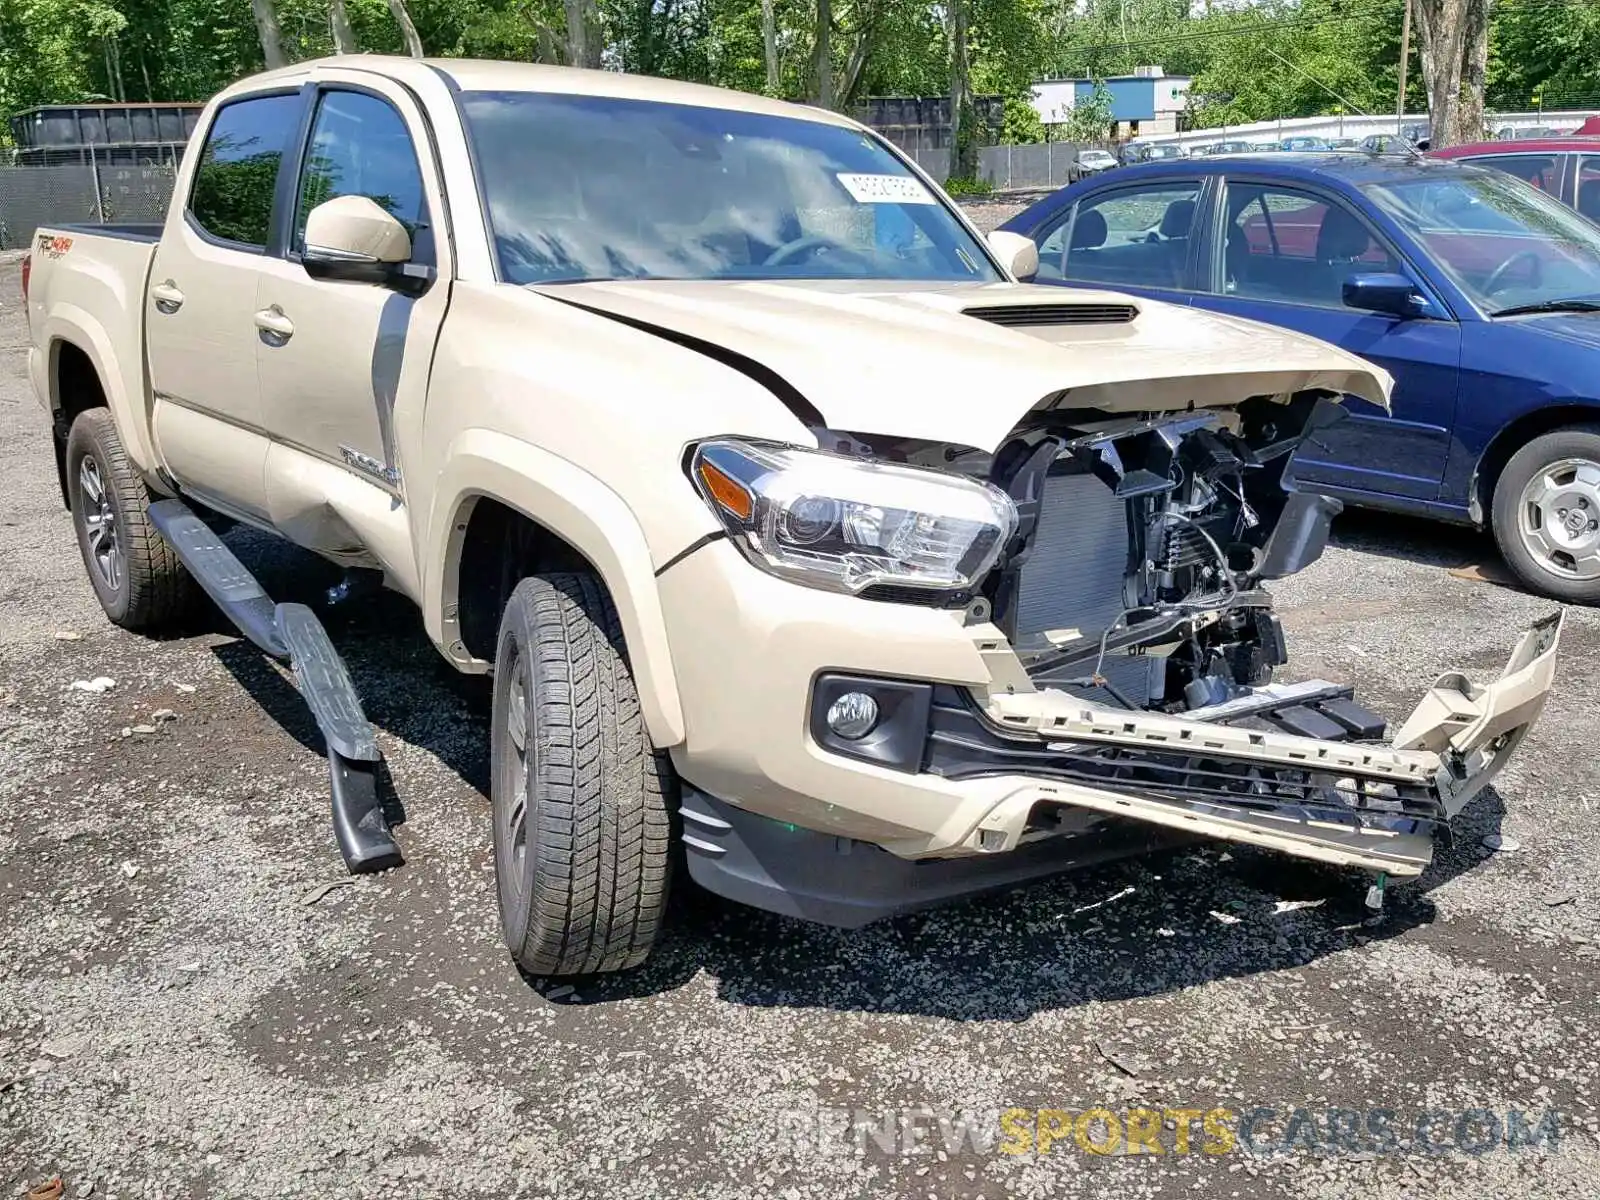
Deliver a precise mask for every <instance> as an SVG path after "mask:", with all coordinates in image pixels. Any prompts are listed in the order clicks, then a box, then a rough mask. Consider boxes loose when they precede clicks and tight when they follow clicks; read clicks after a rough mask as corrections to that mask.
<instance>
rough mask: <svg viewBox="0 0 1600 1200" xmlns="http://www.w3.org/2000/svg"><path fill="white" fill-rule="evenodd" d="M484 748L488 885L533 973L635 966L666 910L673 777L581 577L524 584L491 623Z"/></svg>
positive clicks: (609, 627) (592, 589) (610, 617)
mask: <svg viewBox="0 0 1600 1200" xmlns="http://www.w3.org/2000/svg"><path fill="white" fill-rule="evenodd" d="M491 728H492V731H493V732H492V736H491V745H490V760H491V761H490V770H491V779H490V802H491V805H492V807H493V810H494V850H495V878H496V881H497V884H498V892H499V904H500V923H501V928H502V931H503V933H504V936H505V941H506V946H507V947H508V948H509V949H510V951H511V956H512V957H513V958H514V959H515V960H516V961H517V964H518V966H520V967H521V968H522V969H523V970H524V971H527V972H529V973H530V974H534V975H586V974H591V973H594V972H601V971H621V970H626V969H627V968H629V967H635V966H638V965H639V964H640V963H642V962H643V961H644V960H645V958H646V957H647V956H648V955H649V953H650V949H651V947H652V946H653V945H654V944H655V940H656V937H657V935H658V934H659V933H660V930H661V925H662V919H663V916H664V914H665V911H666V905H667V893H668V886H669V875H670V859H669V854H670V848H671V835H670V809H671V805H672V804H673V803H674V802H675V800H676V796H677V780H676V776H675V775H674V773H673V770H672V764H671V762H670V761H669V760H668V758H667V756H666V755H664V754H661V753H658V752H657V751H656V750H655V748H654V747H653V746H652V745H651V743H650V737H649V734H648V733H647V732H646V730H645V728H644V722H643V720H642V718H641V716H640V712H639V697H638V693H637V691H636V690H635V688H634V683H633V676H632V674H631V672H630V671H629V669H628V662H627V658H626V656H625V653H624V648H623V641H622V630H621V626H620V623H619V622H618V620H617V612H616V608H615V607H614V606H613V605H612V602H611V598H610V596H609V595H608V594H607V593H606V590H605V588H604V586H603V585H602V584H601V583H600V581H599V580H598V579H596V578H595V577H594V576H593V575H588V574H577V573H574V574H551V575H542V576H533V577H531V578H528V579H524V580H523V581H522V582H521V583H519V584H518V585H517V587H516V589H515V590H514V591H513V592H512V593H511V599H510V601H509V602H508V603H507V605H506V610H505V614H504V616H503V617H502V618H501V622H500V637H499V646H498V651H497V653H496V656H495V680H494V716H493V723H492V726H491Z"/></svg>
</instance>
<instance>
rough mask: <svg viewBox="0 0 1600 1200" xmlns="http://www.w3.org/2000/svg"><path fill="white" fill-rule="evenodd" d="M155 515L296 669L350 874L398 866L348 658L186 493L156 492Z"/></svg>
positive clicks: (266, 644)
mask: <svg viewBox="0 0 1600 1200" xmlns="http://www.w3.org/2000/svg"><path fill="white" fill-rule="evenodd" d="M150 520H151V522H152V523H153V524H154V525H155V527H156V528H157V529H159V530H160V531H161V536H162V537H163V538H165V539H166V540H167V542H168V543H169V544H170V545H171V546H172V548H173V550H174V551H175V552H176V553H177V555H178V557H179V558H180V559H181V560H182V561H183V565H184V566H185V567H187V568H188V569H189V573H190V574H191V575H193V576H194V577H195V579H196V580H197V581H198V582H199V584H200V586H201V587H202V588H204V589H205V592H206V594H207V595H208V596H210V597H211V598H212V599H213V600H214V601H216V604H217V607H218V608H220V609H221V610H222V611H223V613H225V614H226V615H227V617H228V619H229V620H230V621H232V622H233V623H234V624H235V625H237V626H238V627H239V631H240V632H241V633H243V634H244V635H245V637H247V638H249V639H250V640H251V641H252V642H254V643H255V644H256V645H257V646H259V647H260V648H261V649H263V650H265V651H266V652H267V653H268V654H270V655H272V656H273V657H274V658H277V659H283V660H286V661H287V662H288V663H289V665H290V667H292V668H293V670H294V677H295V681H296V682H297V683H298V684H299V685H300V694H301V695H302V696H303V697H305V702H306V707H307V708H309V709H310V710H311V715H312V716H313V717H314V718H316V722H317V728H318V729H320V730H321V731H322V738H323V741H324V742H325V743H326V745H327V750H328V773H329V776H330V777H331V780H332V794H333V799H332V807H333V833H334V837H335V838H336V839H337V840H338V843H339V853H340V854H342V855H343V856H344V861H345V866H346V867H348V868H349V869H350V872H351V873H352V874H359V873H362V872H367V871H382V870H386V869H387V868H389V867H398V866H399V865H400V864H401V863H402V862H404V861H405V860H404V858H403V856H402V855H401V853H400V846H399V844H398V843H396V841H395V840H394V833H393V832H392V831H391V830H390V828H389V819H388V817H386V816H385V815H384V811H383V800H382V797H381V795H380V794H379V788H378V782H379V771H380V769H381V764H382V762H383V754H382V752H381V751H379V749H378V743H377V740H376V739H375V738H374V737H373V735H372V726H371V725H370V724H368V723H367V718H366V714H365V713H363V712H362V711H361V701H360V699H359V698H358V697H357V696H356V689H355V685H354V684H353V683H352V682H351V681H350V672H349V671H347V670H346V669H345V665H344V660H343V659H341V658H340V657H339V652H338V651H337V650H335V649H334V648H333V643H332V642H331V641H329V640H328V631H327V630H325V629H324V628H323V627H322V622H321V621H319V620H317V617H316V614H315V613H313V612H312V611H311V610H310V609H309V608H307V607H306V606H305V605H304V604H277V605H274V604H273V602H272V599H271V598H270V597H269V596H268V595H267V594H266V592H265V591H264V590H262V587H261V584H260V583H258V582H257V581H256V578H255V576H254V575H252V574H250V572H249V571H248V570H247V569H246V568H245V565H244V564H243V563H241V562H240V561H239V560H238V558H236V557H235V556H234V553H233V551H231V550H229V549H228V547H227V546H226V545H224V544H223V541H222V539H221V538H219V537H218V536H217V535H216V533H215V532H214V531H213V530H212V529H211V527H210V526H209V525H207V524H206V523H205V522H204V521H202V520H201V519H200V518H199V517H197V516H196V515H195V514H194V512H193V511H191V510H190V508H189V506H188V505H186V504H184V503H183V501H181V500H158V501H156V502H155V503H154V504H152V505H151V506H150Z"/></svg>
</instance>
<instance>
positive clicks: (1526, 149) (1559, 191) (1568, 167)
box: [1428, 136, 1600, 224]
mask: <svg viewBox="0 0 1600 1200" xmlns="http://www.w3.org/2000/svg"><path fill="white" fill-rule="evenodd" d="M1428 157H1429V158H1453V159H1455V160H1457V161H1458V162H1469V163H1474V164H1476V165H1477V166H1480V167H1493V168H1494V169H1495V170H1497V171H1505V172H1506V173H1507V174H1510V175H1515V176H1516V177H1517V178H1518V179H1523V180H1526V181H1527V182H1528V183H1531V184H1533V186H1534V187H1536V188H1538V189H1539V190H1540V191H1542V192H1548V193H1549V194H1550V195H1551V196H1553V197H1555V198H1556V199H1557V200H1559V201H1561V203H1563V204H1565V205H1567V206H1568V207H1570V208H1575V209H1577V210H1578V211H1579V212H1580V213H1582V214H1583V215H1584V216H1586V217H1588V218H1589V220H1591V221H1594V222H1595V223H1596V224H1600V137H1581V136H1569V137H1559V138H1530V139H1528V140H1527V141H1522V142H1473V143H1472V144H1471V145H1467V146H1448V147H1446V148H1445V149H1443V150H1430V151H1429V152H1428Z"/></svg>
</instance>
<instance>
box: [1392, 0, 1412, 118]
mask: <svg viewBox="0 0 1600 1200" xmlns="http://www.w3.org/2000/svg"><path fill="white" fill-rule="evenodd" d="M1410 63H1411V0H1406V15H1405V16H1403V17H1401V18H1400V95H1399V98H1398V99H1396V100H1395V105H1394V131H1395V132H1396V133H1399V132H1400V126H1402V125H1403V124H1405V120H1406V68H1407V67H1408V66H1409V65H1410Z"/></svg>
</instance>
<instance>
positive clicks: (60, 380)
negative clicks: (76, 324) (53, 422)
mask: <svg viewBox="0 0 1600 1200" xmlns="http://www.w3.org/2000/svg"><path fill="white" fill-rule="evenodd" d="M55 398H56V404H57V405H58V411H59V412H60V414H61V417H60V419H61V423H62V424H63V425H64V426H65V427H66V428H68V429H70V428H71V427H72V422H73V421H75V420H77V418H78V414H79V413H82V412H87V411H88V410H89V409H91V408H104V407H105V406H106V390H105V387H104V386H103V385H102V384H101V382H100V373H99V372H98V371H96V370H95V369H94V363H93V362H92V361H90V358H89V356H88V355H87V354H85V353H84V352H83V351H82V350H80V349H79V348H78V347H77V346H74V345H73V344H72V343H71V342H57V343H56V352H55Z"/></svg>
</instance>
